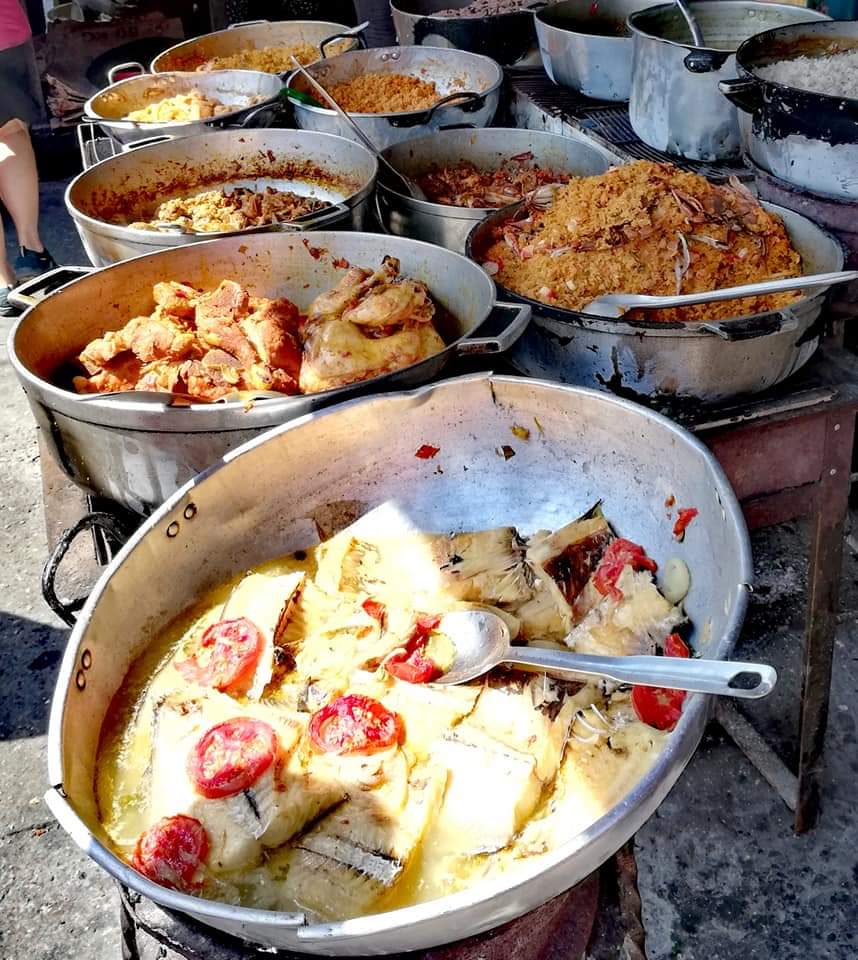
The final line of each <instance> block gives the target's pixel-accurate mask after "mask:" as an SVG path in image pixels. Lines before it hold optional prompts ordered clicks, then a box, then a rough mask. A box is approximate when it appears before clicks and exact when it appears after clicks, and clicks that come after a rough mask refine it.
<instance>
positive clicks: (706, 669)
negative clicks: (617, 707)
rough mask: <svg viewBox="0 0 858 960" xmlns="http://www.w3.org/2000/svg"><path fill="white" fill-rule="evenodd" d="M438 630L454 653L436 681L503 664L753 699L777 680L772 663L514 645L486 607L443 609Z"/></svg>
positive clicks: (461, 680)
mask: <svg viewBox="0 0 858 960" xmlns="http://www.w3.org/2000/svg"><path fill="white" fill-rule="evenodd" d="M437 629H438V631H439V632H440V633H443V634H444V635H446V636H447V638H448V639H449V640H450V642H451V643H452V644H453V648H454V651H455V654H454V658H453V663H452V665H451V666H450V668H449V669H448V670H447V671H445V672H444V673H443V674H442V675H441V676H440V677H439V678H438V679H437V680H436V681H435V683H466V682H467V681H468V680H474V679H475V678H476V677H481V676H482V675H483V674H484V673H488V671H489V670H491V669H492V668H493V667H497V666H499V665H500V664H502V663H505V664H510V665H512V666H516V667H520V668H522V669H524V670H528V671H538V672H542V671H545V672H549V673H552V674H557V673H561V674H571V675H572V676H575V677H579V676H587V677H606V678H607V679H609V680H614V681H616V682H617V683H632V684H637V685H639V686H645V687H669V688H671V689H673V690H689V691H693V692H696V693H711V694H717V695H719V696H722V697H740V698H742V699H751V700H756V699H758V698H760V697H765V696H767V695H768V694H769V693H771V692H772V690H773V689H774V686H775V684H776V683H777V679H778V675H777V672H776V671H775V669H774V667H770V666H767V665H766V664H762V663H740V662H739V661H727V660H698V659H684V658H682V657H647V656H633V657H602V656H595V655H592V654H583V653H571V652H566V651H565V650H547V649H543V648H541V647H513V646H511V645H510V636H509V629H508V627H507V625H506V624H505V623H504V621H503V620H502V619H501V618H500V617H498V616H496V615H495V614H493V613H491V612H490V611H488V610H460V611H455V612H454V613H447V614H445V615H444V616H443V617H442V618H441V622H440V624H439V626H438V628H437ZM740 678H741V680H740Z"/></svg>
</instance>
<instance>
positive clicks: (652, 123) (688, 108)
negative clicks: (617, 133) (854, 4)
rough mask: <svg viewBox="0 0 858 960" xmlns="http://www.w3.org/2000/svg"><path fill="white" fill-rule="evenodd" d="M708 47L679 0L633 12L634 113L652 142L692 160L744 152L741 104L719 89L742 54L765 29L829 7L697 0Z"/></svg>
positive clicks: (816, 16)
mask: <svg viewBox="0 0 858 960" xmlns="http://www.w3.org/2000/svg"><path fill="white" fill-rule="evenodd" d="M690 6H691V8H692V12H693V13H694V17H695V19H696V20H697V23H698V24H699V26H700V29H701V30H702V32H703V38H704V42H705V43H706V46H704V47H695V46H694V45H693V43H692V41H691V34H690V30H689V28H688V24H687V23H686V21H685V18H684V17H683V16H682V13H681V12H680V10H679V8H678V7H677V6H675V5H674V4H672V3H665V4H660V5H659V6H656V7H650V8H649V9H646V10H640V11H638V12H637V13H633V14H631V16H630V17H629V20H628V23H629V28H630V29H631V31H632V34H633V36H634V56H633V64H632V89H631V95H630V98H629V119H630V121H631V125H632V128H633V129H634V131H635V133H636V134H637V135H638V136H639V137H640V138H641V140H643V141H644V143H647V144H649V146H651V147H655V149H656V150H662V151H664V152H665V153H671V154H675V155H678V156H681V157H686V158H688V159H690V160H705V161H713V160H714V161H717V160H732V159H735V158H737V157H739V156H740V155H741V152H742V151H741V136H740V128H739V118H738V114H737V111H736V108H735V106H734V105H733V104H732V103H730V102H729V101H728V100H726V99H725V98H724V96H723V95H722V93H721V91H720V90H719V88H718V83H719V81H721V80H728V79H730V78H732V77H734V76H735V73H736V57H735V53H736V50H737V49H738V48H739V46H740V45H741V44H742V42H743V41H745V40H747V39H748V38H749V37H751V36H753V35H754V34H755V33H759V32H760V31H762V30H770V29H772V28H774V27H782V26H785V25H787V24H792V23H801V22H805V21H810V20H827V19H828V18H827V17H826V15H825V14H823V13H819V12H818V11H816V10H808V9H807V8H805V7H795V6H791V5H789V4H780V3H768V2H758V0H698V2H694V3H691V4H690Z"/></svg>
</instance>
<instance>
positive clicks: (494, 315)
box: [456, 301, 530, 357]
mask: <svg viewBox="0 0 858 960" xmlns="http://www.w3.org/2000/svg"><path fill="white" fill-rule="evenodd" d="M510 314H511V315H512V316H509V315H510ZM507 316H509V319H505V318H506V317H507ZM498 319H501V320H502V322H503V323H504V326H503V328H502V329H501V331H500V332H499V333H497V334H496V335H495V336H493V337H465V338H464V339H463V340H461V341H460V342H459V343H457V344H456V353H457V354H458V355H459V356H460V357H463V356H464V357H467V356H475V355H480V354H487V353H488V354H495V353H505V352H506V351H507V350H509V348H510V347H511V346H512V345H513V344H514V343H515V341H516V340H518V338H519V337H520V336H521V335H522V334H523V333H524V331H525V329H526V327H527V325H528V323H530V307H529V306H528V305H527V304H524V303H522V304H519V303H503V302H501V301H498V302H497V303H496V304H495V305H494V309H493V310H492V312H491V313H490V314H489V315H488V317H487V318H486V319H485V320H484V321H483V322H482V323H481V324H480V326H479V328H478V329H477V332H479V331H480V330H482V329H483V328H484V327H486V326H488V325H492V326H494V325H495V321H497V320H498Z"/></svg>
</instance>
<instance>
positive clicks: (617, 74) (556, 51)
mask: <svg viewBox="0 0 858 960" xmlns="http://www.w3.org/2000/svg"><path fill="white" fill-rule="evenodd" d="M651 5H652V4H651V3H647V2H646V0H599V2H598V3H593V0H564V2H563V3H555V4H552V5H551V6H550V7H546V8H545V9H543V10H540V11H538V12H537V13H536V15H535V16H534V22H535V24H536V36H537V37H538V39H539V52H540V54H541V55H542V64H543V66H544V67H545V72H546V73H547V74H548V76H549V77H550V78H551V79H552V80H553V81H554V82H555V83H557V84H560V86H562V87H571V88H572V89H573V90H578V91H579V92H580V93H583V94H584V96H586V97H593V98H594V99H595V100H628V99H629V93H630V91H631V87H632V37H631V33H630V32H629V31H628V28H627V27H626V18H627V17H628V15H629V14H630V13H634V12H635V11H636V10H643V9H644V8H645V7H647V6H651Z"/></svg>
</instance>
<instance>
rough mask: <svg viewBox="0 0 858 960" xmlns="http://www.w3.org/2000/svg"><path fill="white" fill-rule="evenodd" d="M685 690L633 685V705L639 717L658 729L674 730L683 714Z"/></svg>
mask: <svg viewBox="0 0 858 960" xmlns="http://www.w3.org/2000/svg"><path fill="white" fill-rule="evenodd" d="M684 700H685V691H684V690H668V689H667V688H665V687H632V706H633V707H634V708H635V713H636V714H637V715H638V719H639V720H641V721H643V723H648V724H649V725H650V726H651V727H655V728H656V730H672V729H673V728H674V727H675V726H676V724H677V722H678V720H679V718H680V716H681V715H682V703H683V701H684Z"/></svg>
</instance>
